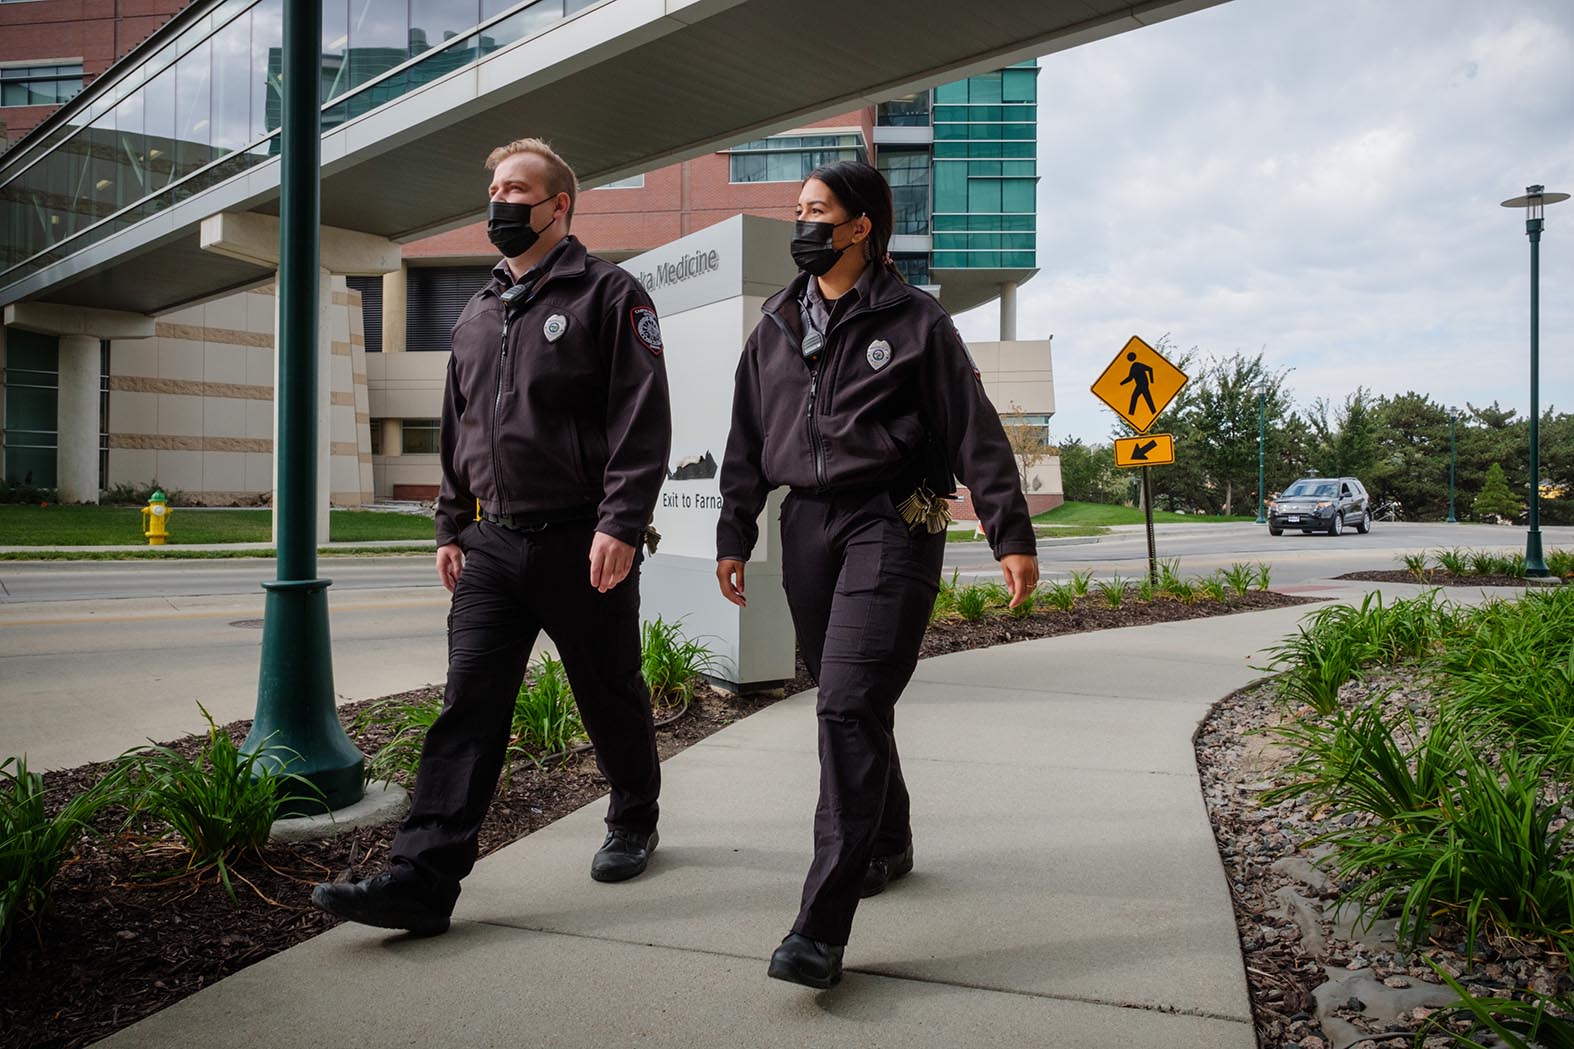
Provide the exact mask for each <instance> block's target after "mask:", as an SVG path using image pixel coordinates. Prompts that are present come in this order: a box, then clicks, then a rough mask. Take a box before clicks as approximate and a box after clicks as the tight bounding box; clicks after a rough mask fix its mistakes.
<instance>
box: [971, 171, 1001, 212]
mask: <svg viewBox="0 0 1574 1049" xmlns="http://www.w3.org/2000/svg"><path fill="white" fill-rule="evenodd" d="M967 210H969V211H999V210H1000V183H999V182H997V181H996V180H994V179H970V180H968V183H967Z"/></svg>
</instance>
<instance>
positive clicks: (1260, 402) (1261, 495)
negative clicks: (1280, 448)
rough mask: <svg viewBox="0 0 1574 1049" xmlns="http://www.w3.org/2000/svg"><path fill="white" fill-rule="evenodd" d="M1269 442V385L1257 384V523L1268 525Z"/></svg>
mask: <svg viewBox="0 0 1574 1049" xmlns="http://www.w3.org/2000/svg"><path fill="white" fill-rule="evenodd" d="M1267 441H1268V384H1267V383H1258V384H1257V523H1258V524H1267V523H1268V516H1267V514H1266V513H1264V509H1265V508H1266V507H1267V505H1268V498H1267V497H1268V493H1267V491H1266V489H1265V488H1264V487H1263V479H1264V477H1265V475H1266V470H1265V459H1264V448H1265V447H1266V445H1267Z"/></svg>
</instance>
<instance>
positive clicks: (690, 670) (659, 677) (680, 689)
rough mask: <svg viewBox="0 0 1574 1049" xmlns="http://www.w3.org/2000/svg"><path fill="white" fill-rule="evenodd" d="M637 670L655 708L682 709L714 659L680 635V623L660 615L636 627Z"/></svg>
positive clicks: (692, 697)
mask: <svg viewBox="0 0 1574 1049" xmlns="http://www.w3.org/2000/svg"><path fill="white" fill-rule="evenodd" d="M640 634H641V639H640V640H641V644H640V673H641V674H643V675H644V678H645V685H646V687H647V688H649V689H650V699H651V702H652V703H654V704H655V705H656V706H657V707H669V708H677V709H680V710H681V709H683V708H685V707H687V706H688V705H689V704H690V703H692V702H693V701H694V688H695V685H696V683H697V682H698V681H699V680H700V678H701V676H702V675H704V674H709V673H711V672H712V671H714V670H715V669H716V658H715V656H714V655H712V653H711V650H710V649H709V648H707V647H706V646H705V645H703V644H701V643H700V642H699V641H696V640H691V639H689V638H686V637H684V636H683V632H682V623H681V622H679V623H668V622H665V621H663V620H662V618H661V617H660V616H657V617H656V618H655V619H653V620H650V621H648V622H646V623H645V624H644V625H643V626H642V627H641V628H640Z"/></svg>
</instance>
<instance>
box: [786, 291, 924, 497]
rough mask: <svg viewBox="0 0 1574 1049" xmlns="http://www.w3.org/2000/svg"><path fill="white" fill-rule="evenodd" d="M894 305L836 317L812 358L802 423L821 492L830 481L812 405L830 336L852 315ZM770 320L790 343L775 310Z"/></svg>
mask: <svg viewBox="0 0 1574 1049" xmlns="http://www.w3.org/2000/svg"><path fill="white" fill-rule="evenodd" d="M894 305H896V303H894V302H890V303H885V304H884V305H881V306H871V307H868V308H867V309H862V310H853V311H852V312H850V313H848V314H847V315H846V316H845V317H841V318H840V319H838V320H837V322H836V323H835V324H832V325H831V327H830V330H829V331H827V332H826V333H825V345H824V346H823V347H821V348H820V352H819V354H818V355H817V356H816V357H815V359H814V366H813V368H812V369H810V371H809V408H808V411H807V412H806V413H805V416H804V425H805V426H806V427H807V429H808V431H809V450H810V452H811V453H812V454H813V455H814V483H815V486H816V487H817V488H818V489H819V490H820V491H822V492H823V491H825V490H826V489H827V488H829V487H830V482H829V480H828V479H827V477H826V469H825V439H824V438H823V437H821V436H820V428H819V426H817V425H816V424H815V418H814V406H815V400H816V398H817V397H818V396H819V391H820V369H821V367H822V366H823V364H824V361H825V359H826V358H827V357H829V356H830V354H831V336H832V334H834V333H835V331H836V329H837V328H839V327H841V325H842V324H844V323H845V322H846V321H848V320H849V319H851V318H853V317H860V316H863V315H865V314H869V313H876V312H878V311H880V310H885V309H890V308H891V307H892V306H894ZM771 320H773V321H775V322H776V326H777V327H779V328H781V330H782V332H783V334H785V335H786V336H787V340H788V343H789V344H790V343H791V342H792V330H791V329H790V328H788V327H787V322H786V321H784V320H782V319H781V317H780V316H778V315H777V314H776V312H775V311H772V312H771Z"/></svg>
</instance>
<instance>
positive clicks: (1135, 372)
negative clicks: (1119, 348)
mask: <svg viewBox="0 0 1574 1049" xmlns="http://www.w3.org/2000/svg"><path fill="white" fill-rule="evenodd" d="M1126 359H1127V360H1128V361H1131V362H1133V363H1132V365H1131V371H1129V372H1127V373H1126V377H1125V378H1124V379H1122V380H1120V384H1121V385H1122V386H1124V385H1126V384H1127V383H1128V382H1129V383H1131V384H1132V387H1131V407H1130V408H1127V409H1126V414H1127V415H1136V414H1137V398H1138V397H1141V398H1142V399H1143V400H1145V401H1147V402H1148V413H1149V414H1150V415H1157V414H1159V410H1158V409H1157V408H1155V407H1153V394H1151V393H1149V392H1148V384H1149V383H1151V382H1152V381H1153V369H1152V368H1150V367H1149V366H1148V365H1146V364H1143V363H1142V362H1141V361H1139V360H1137V355H1136V354H1135V353H1128V354H1126Z"/></svg>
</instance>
